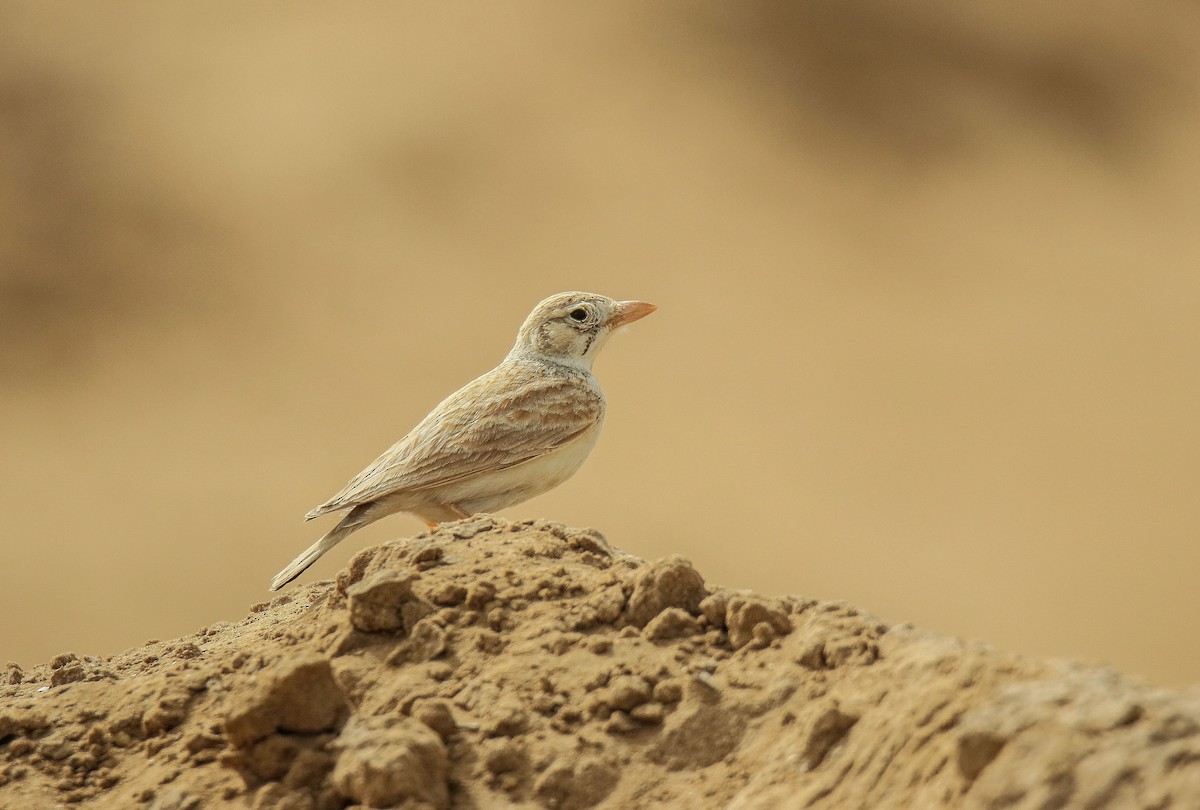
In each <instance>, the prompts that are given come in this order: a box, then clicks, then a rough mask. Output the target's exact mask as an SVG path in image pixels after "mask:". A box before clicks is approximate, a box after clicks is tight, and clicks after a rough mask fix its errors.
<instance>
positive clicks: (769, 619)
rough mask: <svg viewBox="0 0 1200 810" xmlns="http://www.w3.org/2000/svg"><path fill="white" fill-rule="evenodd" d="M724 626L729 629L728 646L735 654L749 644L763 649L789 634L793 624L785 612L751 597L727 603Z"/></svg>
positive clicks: (735, 597)
mask: <svg viewBox="0 0 1200 810" xmlns="http://www.w3.org/2000/svg"><path fill="white" fill-rule="evenodd" d="M725 625H726V627H728V628H729V643H730V644H731V645H732V646H733V648H734V649H735V650H740V649H741V648H742V647H745V646H746V645H747V644H750V643H751V642H755V643H756V645H757V646H760V647H764V646H766V645H767V644H769V643H771V641H773V640H775V639H776V638H778V637H780V636H784V635H787V634H788V633H790V632H791V631H792V620H791V618H789V616H788V613H787V611H786V610H784V609H782V608H780V607H778V606H776V605H773V604H771V603H770V602H768V601H767V600H765V599H759V598H756V597H753V596H734V597H731V598H730V599H729V601H728V602H727V604H726V608H725Z"/></svg>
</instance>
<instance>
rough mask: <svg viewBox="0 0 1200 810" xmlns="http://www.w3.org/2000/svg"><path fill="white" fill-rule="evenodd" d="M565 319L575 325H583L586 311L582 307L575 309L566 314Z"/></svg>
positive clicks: (586, 316) (586, 315)
mask: <svg viewBox="0 0 1200 810" xmlns="http://www.w3.org/2000/svg"><path fill="white" fill-rule="evenodd" d="M567 317H568V318H570V319H571V320H573V321H575V322H576V323H583V322H584V321H586V320H587V318H588V311H587V310H586V309H584V308H583V307H576V308H575V309H573V310H571V311H570V312H568V313H567Z"/></svg>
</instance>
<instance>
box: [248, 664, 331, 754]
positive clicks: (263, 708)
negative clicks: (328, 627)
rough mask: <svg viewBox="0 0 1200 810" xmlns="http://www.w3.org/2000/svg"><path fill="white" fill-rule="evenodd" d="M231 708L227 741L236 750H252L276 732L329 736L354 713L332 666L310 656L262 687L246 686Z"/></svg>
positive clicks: (272, 674)
mask: <svg viewBox="0 0 1200 810" xmlns="http://www.w3.org/2000/svg"><path fill="white" fill-rule="evenodd" d="M229 703H230V704H231V706H232V708H231V709H230V710H229V713H228V715H227V716H226V718H225V723H224V727H225V736H226V737H228V738H229V741H230V742H231V743H232V744H233V745H234V746H245V745H248V744H249V743H252V742H254V741H256V740H259V739H262V738H263V737H266V736H267V735H268V734H273V733H274V732H275V731H287V732H293V733H300V734H314V733H317V732H321V731H329V730H331V729H333V728H335V727H336V726H337V724H338V723H339V722H340V721H341V720H342V718H344V717H345V716H346V714H347V713H348V711H349V705H348V703H347V701H346V695H345V693H344V692H342V688H341V687H340V686H339V685H338V682H337V681H336V680H335V679H334V677H333V671H332V670H331V669H330V666H329V661H327V660H326V659H324V658H322V657H320V656H319V655H315V654H311V653H309V654H303V655H298V656H295V657H293V658H289V659H286V660H284V661H281V662H280V663H279V664H277V665H276V666H274V667H273V668H271V669H269V670H267V671H266V672H264V673H262V675H261V676H260V677H259V682H258V683H246V684H243V685H242V687H241V689H240V690H239V691H238V692H235V693H234V694H233V695H231V696H230V701H229Z"/></svg>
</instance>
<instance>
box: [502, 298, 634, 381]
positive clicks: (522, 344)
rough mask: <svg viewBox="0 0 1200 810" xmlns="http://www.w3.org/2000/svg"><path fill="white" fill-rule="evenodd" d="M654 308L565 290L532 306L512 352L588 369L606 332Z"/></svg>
mask: <svg viewBox="0 0 1200 810" xmlns="http://www.w3.org/2000/svg"><path fill="white" fill-rule="evenodd" d="M655 309H657V307H655V306H654V304H647V303H646V302H645V301H615V300H613V299H612V298H606V297H605V296H603V295H596V294H595V293H585V292H565V293H558V294H557V295H552V296H550V297H549V298H547V299H546V300H545V301H542V302H541V303H540V304H538V305H537V306H536V307H534V308H533V312H531V313H529V317H528V318H526V319H525V323H523V324H522V325H521V331H520V332H519V333H517V345H516V346H514V347H513V353H514V354H519V355H522V356H525V357H535V358H537V359H539V360H546V361H549V362H552V363H558V364H559V365H565V366H572V367H574V368H579V369H583V370H585V371H586V370H590V369H591V367H592V362H593V361H594V360H595V359H596V353H597V352H598V351H599V350H600V347H601V346H603V345H604V342H605V341H606V340H608V337H609V335H611V334H612V333H613V332H614V331H616V330H617V329H619V328H620V327H622V326H625V325H626V324H629V323H633V322H634V321H636V320H638V319H640V318H644V317H646V316H647V315H649V314H650V313H651V312H653V311H654V310H655Z"/></svg>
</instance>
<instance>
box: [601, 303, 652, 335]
mask: <svg viewBox="0 0 1200 810" xmlns="http://www.w3.org/2000/svg"><path fill="white" fill-rule="evenodd" d="M656 309H658V307H656V306H654V304H647V303H646V302H645V301H619V302H617V308H616V309H614V310H613V314H612V317H611V318H609V319H608V325H609V326H611V327H612V328H613V329H616V328H617V327H618V326H624V325H625V324H628V323H633V322H634V321H640V320H641V319H642V318H645V317H646V316H647V315H649V314H650V313H651V312H653V311H654V310H656Z"/></svg>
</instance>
